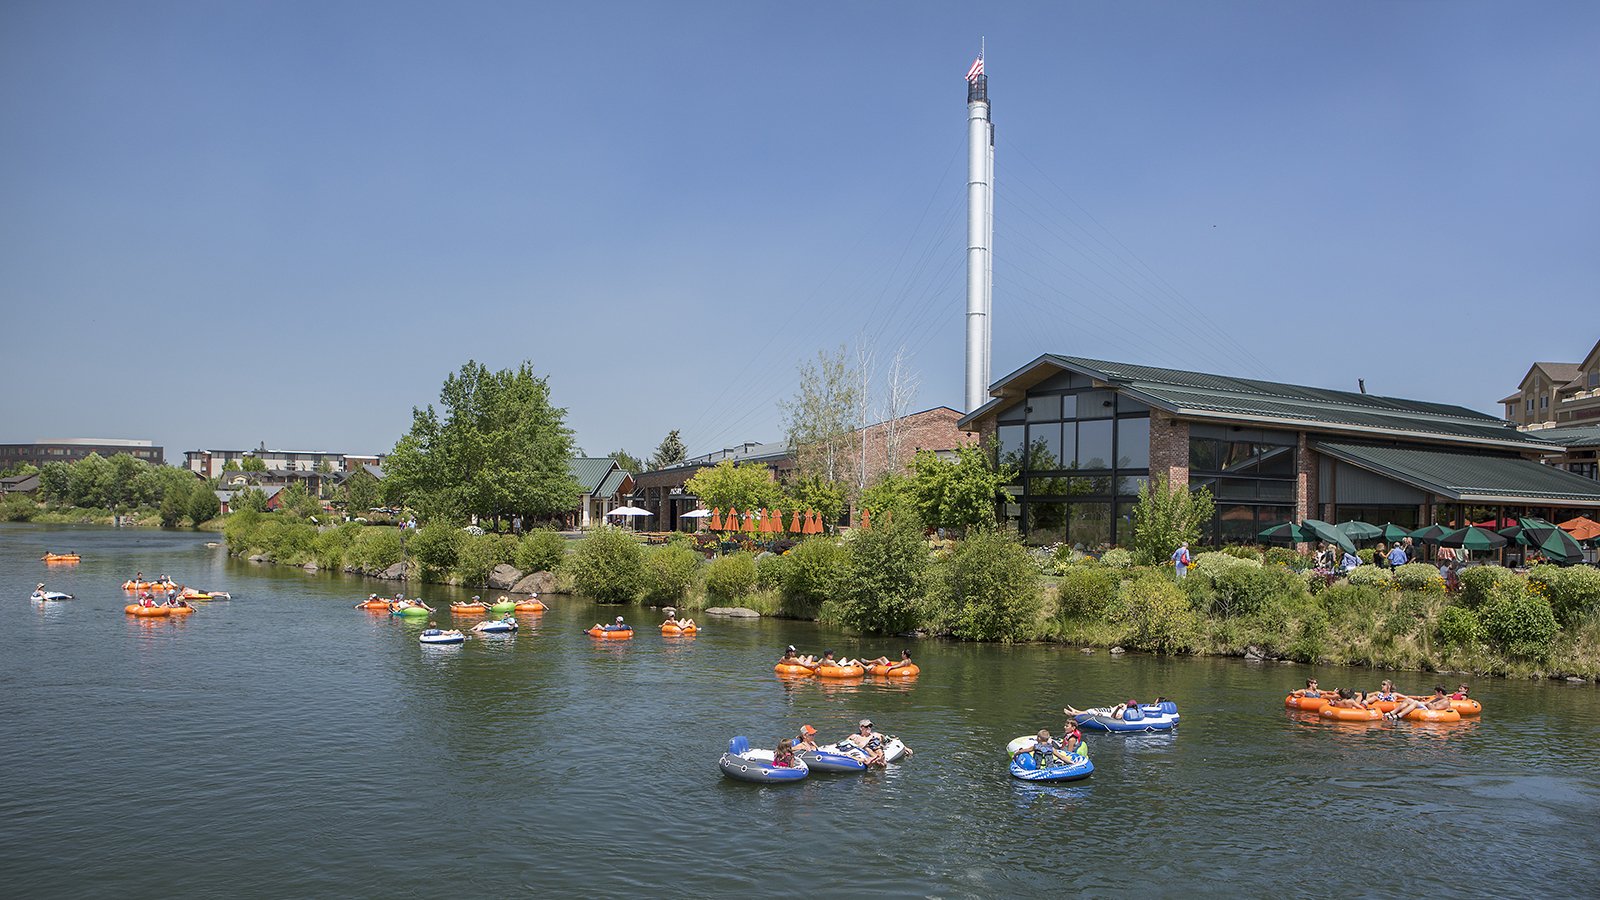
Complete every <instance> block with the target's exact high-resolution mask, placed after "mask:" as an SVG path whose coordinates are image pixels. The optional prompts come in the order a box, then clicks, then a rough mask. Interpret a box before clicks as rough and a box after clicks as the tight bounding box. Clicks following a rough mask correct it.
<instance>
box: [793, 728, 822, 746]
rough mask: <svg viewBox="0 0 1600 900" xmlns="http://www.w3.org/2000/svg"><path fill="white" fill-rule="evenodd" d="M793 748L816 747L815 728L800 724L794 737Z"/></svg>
mask: <svg viewBox="0 0 1600 900" xmlns="http://www.w3.org/2000/svg"><path fill="white" fill-rule="evenodd" d="M794 748H795V749H796V750H815V749H817V730H816V729H815V728H812V727H811V726H810V725H801V726H800V734H799V735H797V736H796V737H795V739H794Z"/></svg>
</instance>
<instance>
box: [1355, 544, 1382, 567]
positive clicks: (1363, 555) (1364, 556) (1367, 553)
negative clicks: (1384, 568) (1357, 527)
mask: <svg viewBox="0 0 1600 900" xmlns="http://www.w3.org/2000/svg"><path fill="white" fill-rule="evenodd" d="M1377 554H1378V551H1377V550H1375V549H1374V548H1372V547H1362V548H1361V549H1360V550H1357V551H1356V559H1359V560H1361V564H1362V565H1363V566H1370V565H1374V564H1375V563H1374V562H1373V560H1375V559H1377Z"/></svg>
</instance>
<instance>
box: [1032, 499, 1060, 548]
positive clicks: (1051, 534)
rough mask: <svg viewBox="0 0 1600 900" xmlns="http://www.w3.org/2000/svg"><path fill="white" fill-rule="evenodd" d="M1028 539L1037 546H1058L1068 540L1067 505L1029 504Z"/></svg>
mask: <svg viewBox="0 0 1600 900" xmlns="http://www.w3.org/2000/svg"><path fill="white" fill-rule="evenodd" d="M1028 539H1029V540H1030V541H1032V542H1033V543H1036V544H1058V543H1060V542H1062V541H1064V540H1066V539H1067V504H1065V503H1029V504H1028Z"/></svg>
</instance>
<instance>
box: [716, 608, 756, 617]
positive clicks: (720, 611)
mask: <svg viewBox="0 0 1600 900" xmlns="http://www.w3.org/2000/svg"><path fill="white" fill-rule="evenodd" d="M706 615H708V616H721V617H723V618H726V619H759V618H761V613H758V612H756V611H755V610H753V609H747V608H745V607H743V606H713V607H711V608H710V609H708V610H706Z"/></svg>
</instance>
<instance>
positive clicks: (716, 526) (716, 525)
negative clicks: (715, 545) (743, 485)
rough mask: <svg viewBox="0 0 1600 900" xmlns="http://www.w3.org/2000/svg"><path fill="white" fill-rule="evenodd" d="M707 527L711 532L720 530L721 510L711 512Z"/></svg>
mask: <svg viewBox="0 0 1600 900" xmlns="http://www.w3.org/2000/svg"><path fill="white" fill-rule="evenodd" d="M707 527H708V528H710V529H711V530H712V531H721V530H722V510H721V509H720V508H719V509H713V510H712V511H711V524H710V525H708V526H707Z"/></svg>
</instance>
